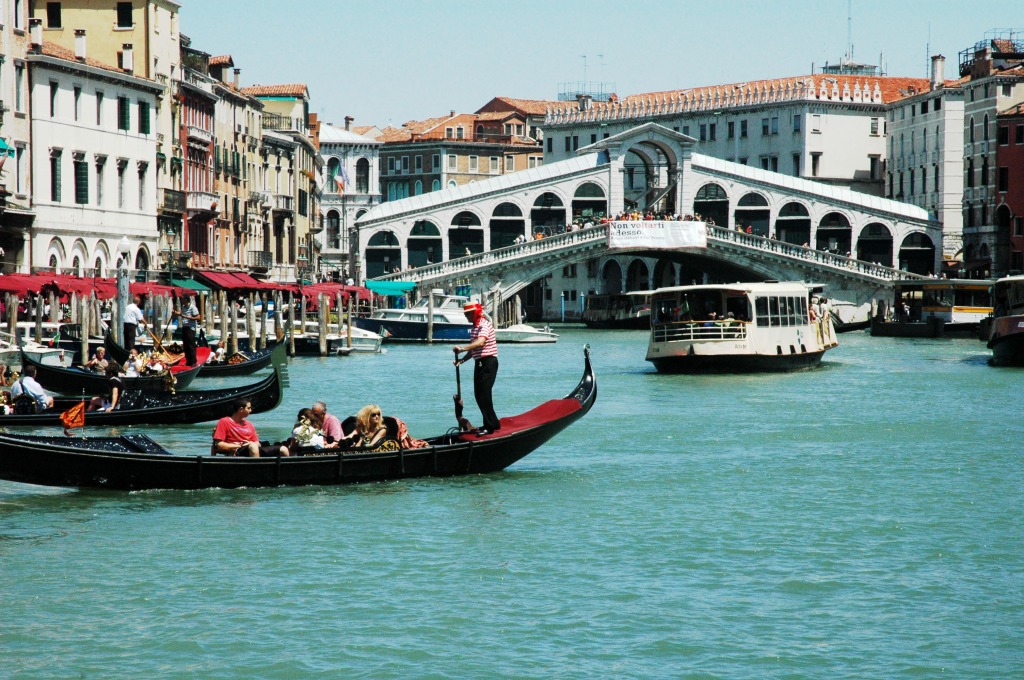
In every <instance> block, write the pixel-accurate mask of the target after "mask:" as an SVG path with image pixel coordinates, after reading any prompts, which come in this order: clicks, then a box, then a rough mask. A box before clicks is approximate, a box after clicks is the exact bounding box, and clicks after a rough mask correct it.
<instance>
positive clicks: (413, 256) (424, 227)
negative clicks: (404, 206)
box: [406, 220, 444, 267]
mask: <svg viewBox="0 0 1024 680" xmlns="http://www.w3.org/2000/svg"><path fill="white" fill-rule="evenodd" d="M406 252H407V258H408V263H409V267H423V266H425V265H428V264H433V263H435V262H441V260H442V259H443V258H444V246H443V241H442V240H441V230H440V229H438V227H437V225H436V224H434V223H433V222H431V221H430V220H416V222H414V223H413V225H412V230H411V231H410V232H409V238H408V239H407V240H406Z"/></svg>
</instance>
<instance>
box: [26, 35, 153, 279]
mask: <svg viewBox="0 0 1024 680" xmlns="http://www.w3.org/2000/svg"><path fill="white" fill-rule="evenodd" d="M131 56H132V55H131V51H130V50H129V51H128V54H126V56H125V59H124V61H123V62H122V63H123V68H117V67H114V66H108V65H106V64H104V63H102V62H99V61H96V60H93V59H91V58H89V57H88V56H87V55H86V53H85V42H84V40H83V41H81V42H80V44H79V49H78V50H77V51H71V50H67V49H66V48H64V47H61V46H59V45H56V44H54V43H49V42H43V43H42V44H40V45H38V46H37V45H36V44H35V43H33V44H32V49H31V50H30V52H29V54H28V56H27V57H26V62H27V64H28V67H29V82H31V84H32V86H31V92H30V98H31V102H30V109H31V123H32V137H31V146H32V148H33V149H34V153H33V154H32V175H33V178H34V181H33V183H32V204H33V205H34V206H35V210H36V219H35V224H34V226H33V229H32V237H31V245H30V249H29V255H28V262H29V264H30V265H31V266H32V267H33V268H34V269H37V270H46V271H54V272H69V273H75V274H79V275H94V276H106V275H109V273H108V270H110V271H112V268H113V266H114V265H115V262H116V258H117V253H118V243H119V242H120V240H121V239H122V237H126V238H127V239H128V241H129V245H130V248H131V254H130V260H129V261H130V265H129V266H130V268H132V269H137V270H142V271H146V270H149V269H151V267H152V263H153V262H154V259H155V254H156V253H157V252H158V248H159V243H158V239H159V231H158V228H157V177H156V175H157V172H156V131H155V129H154V115H153V114H154V111H155V109H156V102H157V100H158V97H159V96H160V94H161V93H162V92H163V90H164V86H163V85H162V84H160V83H157V82H155V81H152V80H148V79H146V78H142V77H140V76H137V75H134V74H133V71H132V61H131Z"/></svg>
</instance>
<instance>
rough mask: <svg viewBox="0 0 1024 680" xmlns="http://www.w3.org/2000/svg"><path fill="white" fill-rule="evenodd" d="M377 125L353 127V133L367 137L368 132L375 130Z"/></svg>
mask: <svg viewBox="0 0 1024 680" xmlns="http://www.w3.org/2000/svg"><path fill="white" fill-rule="evenodd" d="M375 127H376V126H375V125H353V126H352V132H354V133H356V134H357V135H365V134H366V133H367V132H369V131H370V130H372V129H373V128H375Z"/></svg>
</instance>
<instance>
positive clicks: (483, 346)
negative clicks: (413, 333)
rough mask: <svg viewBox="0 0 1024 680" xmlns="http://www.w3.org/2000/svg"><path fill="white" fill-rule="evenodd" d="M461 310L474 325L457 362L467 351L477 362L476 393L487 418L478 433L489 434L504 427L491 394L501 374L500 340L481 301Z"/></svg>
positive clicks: (478, 403)
mask: <svg viewBox="0 0 1024 680" xmlns="http://www.w3.org/2000/svg"><path fill="white" fill-rule="evenodd" d="M462 311H463V312H465V314H466V318H468V319H469V320H470V322H471V323H472V324H473V328H472V329H471V330H470V331H469V344H468V345H463V346H461V347H459V346H456V347H455V361H456V363H458V362H459V352H467V353H468V354H469V356H470V357H472V358H473V359H474V361H475V363H476V366H475V367H474V368H473V396H474V397H475V398H476V405H477V406H478V407H480V415H482V416H483V419H484V424H483V427H481V428H480V429H479V430H477V431H476V433H477V434H479V435H487V434H491V433H492V432H494V431H495V430H500V429H501V421H500V420H498V416H497V415H496V414H495V413H494V401H493V399H492V395H491V392H492V390H493V388H494V381H495V379H496V378H497V377H498V340H497V337H496V336H495V334H494V326H493V325H492V324H491V321H490V319H488V318H487V317H486V316H484V310H483V307H482V306H481V305H480V304H479V303H476V302H470V303H467V304H466V305H464V306H463V308H462ZM463 360H465V357H464V358H463Z"/></svg>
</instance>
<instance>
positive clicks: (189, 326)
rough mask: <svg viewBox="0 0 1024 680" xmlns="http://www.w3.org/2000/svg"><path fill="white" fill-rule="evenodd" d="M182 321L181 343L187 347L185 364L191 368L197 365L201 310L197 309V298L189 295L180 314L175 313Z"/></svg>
mask: <svg viewBox="0 0 1024 680" xmlns="http://www.w3.org/2000/svg"><path fill="white" fill-rule="evenodd" d="M175 313H176V314H177V315H178V318H179V319H181V343H182V344H183V345H184V346H185V363H186V364H188V365H189V366H195V365H196V325H197V322H198V321H199V308H198V307H196V298H195V296H194V295H189V296H188V297H186V298H185V304H184V305H183V306H182V309H181V311H180V312H175Z"/></svg>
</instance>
